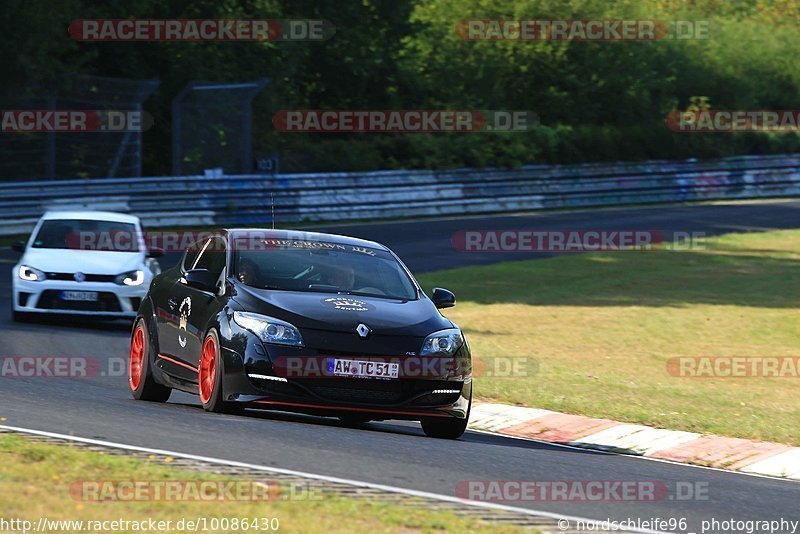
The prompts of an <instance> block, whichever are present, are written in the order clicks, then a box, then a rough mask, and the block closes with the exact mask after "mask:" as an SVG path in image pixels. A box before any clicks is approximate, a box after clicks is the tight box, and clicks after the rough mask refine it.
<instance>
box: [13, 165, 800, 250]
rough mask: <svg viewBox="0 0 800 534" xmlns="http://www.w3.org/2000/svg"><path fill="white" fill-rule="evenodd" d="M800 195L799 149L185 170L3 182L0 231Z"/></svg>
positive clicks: (370, 216)
mask: <svg viewBox="0 0 800 534" xmlns="http://www.w3.org/2000/svg"><path fill="white" fill-rule="evenodd" d="M798 195H800V157H798V156H795V155H777V156H743V157H735V158H726V159H720V160H713V161H680V162H676V161H647V162H641V163H594V164H582V165H530V166H525V167H521V168H518V169H512V170H501V169H484V170H475V169H459V170H451V171H378V172H354V173H317V174H282V175H272V176H264V175H223V176H218V177H207V176H178V177H156V178H118V179H88V180H56V181H43V182H5V183H0V235H17V234H24V233H26V232H29V231H30V230H31V229H32V228H33V225H34V223H35V222H36V220H37V219H38V217H39V216H40V215H41V214H42V213H43V212H44V211H45V210H48V209H103V210H111V211H119V212H124V213H133V214H135V215H138V216H140V217H141V218H142V219H143V221H144V224H145V225H146V226H147V227H167V226H199V225H229V226H232V225H255V224H265V223H269V222H270V221H271V220H272V212H273V201H274V215H275V220H276V221H277V222H278V223H287V222H301V221H339V220H353V219H384V218H402V217H419V216H433V215H455V214H476V213H492V212H514V211H528V210H539V209H550V208H576V207H598V206H620V205H629V204H649V203H659V202H686V201H698V200H722V199H748V198H767V197H790V196H798Z"/></svg>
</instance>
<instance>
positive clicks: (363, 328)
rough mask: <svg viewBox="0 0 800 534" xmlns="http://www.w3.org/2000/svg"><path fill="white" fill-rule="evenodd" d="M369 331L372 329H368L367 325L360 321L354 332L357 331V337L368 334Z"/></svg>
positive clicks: (363, 336)
mask: <svg viewBox="0 0 800 534" xmlns="http://www.w3.org/2000/svg"><path fill="white" fill-rule="evenodd" d="M370 332H372V330H370V329H369V327H368V326H367V325H365V324H364V323H360V324H359V325H358V326H357V327H356V333H358V337H361V338H365V337H367V336H368V335H369V334H370Z"/></svg>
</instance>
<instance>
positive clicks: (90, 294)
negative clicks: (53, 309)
mask: <svg viewBox="0 0 800 534" xmlns="http://www.w3.org/2000/svg"><path fill="white" fill-rule="evenodd" d="M61 300H78V301H81V302H95V301H96V300H97V291H62V292H61Z"/></svg>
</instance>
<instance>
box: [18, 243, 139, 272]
mask: <svg viewBox="0 0 800 534" xmlns="http://www.w3.org/2000/svg"><path fill="white" fill-rule="evenodd" d="M143 261H144V254H143V253H141V252H109V251H100V250H71V249H35V248H32V249H28V250H27V251H26V252H25V254H24V255H23V256H22V259H21V260H20V264H22V265H27V266H28V267H33V268H34V269H39V270H40V271H44V272H46V273H84V274H121V273H124V272H127V271H132V270H134V269H141V268H142V263H143Z"/></svg>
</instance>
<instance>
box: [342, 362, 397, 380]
mask: <svg viewBox="0 0 800 534" xmlns="http://www.w3.org/2000/svg"><path fill="white" fill-rule="evenodd" d="M399 372H400V364H399V363H388V362H369V361H362V360H342V359H339V358H330V359H328V373H329V374H331V375H334V376H349V377H352V378H381V379H390V378H397V376H398V374H399Z"/></svg>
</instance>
